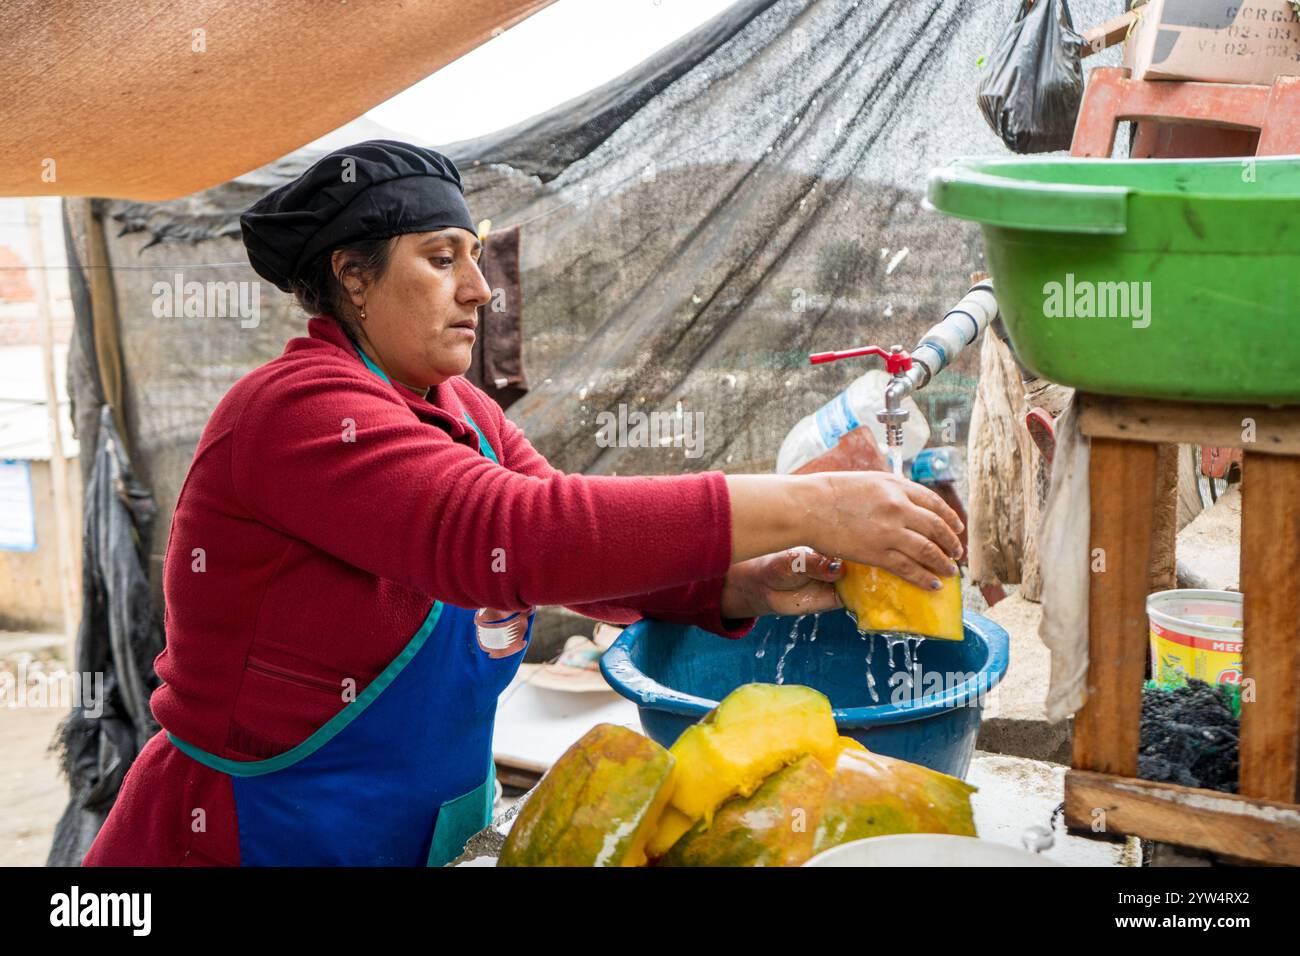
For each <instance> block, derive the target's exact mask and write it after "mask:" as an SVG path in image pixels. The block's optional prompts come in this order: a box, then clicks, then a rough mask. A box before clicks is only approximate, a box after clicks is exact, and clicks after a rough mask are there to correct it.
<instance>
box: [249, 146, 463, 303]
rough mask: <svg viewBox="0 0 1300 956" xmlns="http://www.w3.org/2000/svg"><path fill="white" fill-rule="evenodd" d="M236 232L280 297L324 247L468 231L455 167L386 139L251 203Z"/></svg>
mask: <svg viewBox="0 0 1300 956" xmlns="http://www.w3.org/2000/svg"><path fill="white" fill-rule="evenodd" d="M239 226H240V229H241V230H242V231H243V234H244V248H245V249H247V250H248V261H249V262H251V263H252V264H253V269H254V270H255V271H256V272H257V274H258V275H260V276H261V277H262V278H263V279H266V280H267V281H268V282H271V283H273V284H274V285H275V286H276V287H277V288H279V289H281V290H282V291H284V292H289V291H290V288H291V286H290V284H291V282H292V281H293V279H294V278H295V277H297V276H298V274H299V273H300V272H301V271H302V269H303V267H304V266H305V265H306V264H307V263H308V262H310V261H311V260H312V259H313V258H315V257H316V256H317V255H319V254H320V253H322V252H324V251H325V250H326V249H333V248H335V247H336V246H341V245H345V244H347V243H349V242H356V241H358V240H361V239H387V238H390V237H392V236H398V235H401V234H403V233H407V232H433V231H434V230H437V229H447V228H449V227H451V226H459V227H460V228H462V229H468V230H469V231H470V232H474V231H475V228H474V223H473V221H472V220H471V219H470V215H469V207H468V206H466V205H465V195H464V187H463V186H462V185H461V181H460V172H459V170H457V169H456V165H455V164H454V163H453V162H452V161H451V160H450V159H448V158H447V157H446V156H443V155H442V154H441V153H437V152H434V151H433V150H431V149H426V148H424V147H423V146H412V145H411V144H410V143H398V142H395V141H393V140H389V139H373V140H369V141H368V142H365V143H358V144H356V145H355V146H347V147H344V148H343V149H339V150H335V151H334V152H332V153H330V154H329V155H328V156H325V157H324V158H322V159H320V160H318V161H317V162H316V163H315V164H313V165H312V167H311V168H310V169H308V170H307V171H306V172H305V173H303V174H302V175H301V176H299V177H298V178H297V179H295V180H294V181H293V182H291V183H285V184H284V185H283V186H280V187H279V188H277V189H273V190H271V192H269V193H267V194H266V195H265V196H263V197H262V198H261V199H259V200H258V201H257V202H255V203H253V205H252V206H250V207H249V208H248V210H247V211H246V212H245V213H244V214H243V215H242V216H240V217H239Z"/></svg>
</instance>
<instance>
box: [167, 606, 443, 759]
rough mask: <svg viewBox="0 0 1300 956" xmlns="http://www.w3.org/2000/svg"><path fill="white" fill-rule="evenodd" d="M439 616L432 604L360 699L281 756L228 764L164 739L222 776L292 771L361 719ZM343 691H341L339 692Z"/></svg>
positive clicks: (172, 737)
mask: <svg viewBox="0 0 1300 956" xmlns="http://www.w3.org/2000/svg"><path fill="white" fill-rule="evenodd" d="M441 616H442V602H441V601H435V602H434V604H433V607H432V608H431V609H430V610H429V615H428V617H426V618H425V619H424V623H423V624H421V625H420V629H419V630H418V631H416V632H415V636H414V637H413V638H411V640H410V641H409V642H408V643H407V645H406V647H404V648H402V652H401V653H400V654H398V655H397V656H396V657H395V658H393V660H392V661H391V662H389V664H388V666H387V667H385V668H384V670H383V672H382V673H381V674H380V675H379V676H378V677H376V678H375V679H374V680H372V681H371V682H370V684H369V685H368V686H367V687H366V689H365V690H363V691H362V692H361V696H360V697H358V698H356V700H353V701H350V702H349V703H348V704H347V706H345V707H344V708H343V709H342V710H340V711H339V712H338V713H337V714H335V715H334V716H333V717H331V718H330V719H329V720H328V721H326V722H325V723H324V724H322V725H321V726H320V728H319V729H318V730H317V731H316V732H315V733H314V734H312V735H311V736H310V737H308V738H307V739H306V740H304V741H303V742H302V743H300V744H298V746H296V747H294V748H293V749H292V750H286V751H285V752H284V753H282V754H277V755H276V756H274V757H269V758H268V759H266V760H229V759H227V758H225V757H218V756H216V755H215V754H210V753H208V752H207V751H206V750H203V749H201V748H199V747H196V746H194V744H191V743H187V742H186V741H184V740H181V739H180V738H179V737H177V736H176V735H175V734H173V733H172V732H171V731H168V732H167V739H168V740H170V741H171V742H172V743H173V744H175V745H176V747H177V748H178V749H179V750H180V751H181V752H182V753H185V754H188V755H189V756H190V757H193V758H194V759H195V760H197V761H198V762H199V763H201V764H203V765H204V766H205V767H211V768H212V769H213V770H219V771H221V772H222V773H228V774H230V775H231V776H234V777H259V776H261V775H262V774H265V773H274V772H275V771H277V770H283V769H284V768H285V767H291V766H293V765H294V764H296V763H298V761H300V760H305V759H306V758H307V757H310V756H311V755H312V754H313V753H315V752H316V751H317V750H319V749H320V748H321V747H323V746H325V745H326V744H327V743H329V742H330V741H331V740H333V739H334V738H335V737H336V736H338V735H339V734H340V733H341V732H342V731H343V729H344V728H345V727H347V726H348V724H350V723H352V721H354V720H356V719H357V718H358V717H360V716H361V714H362V712H363V711H364V710H365V709H366V708H367V707H369V706H370V705H371V703H373V702H374V700H375V698H377V697H378V696H379V695H380V694H382V693H383V692H384V690H385V689H386V688H387V687H388V685H389V684H391V683H392V682H393V681H394V680H396V679H397V675H398V674H400V673H401V672H402V670H403V669H404V668H405V667H406V665H407V664H408V663H410V661H411V658H413V657H415V655H416V654H417V653H419V650H420V648H421V647H423V646H424V642H425V641H426V640H428V639H429V635H430V634H432V633H433V629H434V628H435V627H437V626H438V618H439V617H441ZM340 690H342V688H340Z"/></svg>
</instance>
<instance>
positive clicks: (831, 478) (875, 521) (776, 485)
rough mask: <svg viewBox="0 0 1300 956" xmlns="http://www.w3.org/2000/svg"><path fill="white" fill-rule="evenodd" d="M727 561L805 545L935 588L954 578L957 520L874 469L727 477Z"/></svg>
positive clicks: (928, 494) (924, 492) (920, 490)
mask: <svg viewBox="0 0 1300 956" xmlns="http://www.w3.org/2000/svg"><path fill="white" fill-rule="evenodd" d="M727 489H728V493H729V494H730V497H731V531H732V550H731V554H732V560H734V561H736V562H737V563H741V562H744V561H746V560H748V559H750V558H754V557H757V556H760V555H766V554H768V553H769V552H776V551H779V550H780V549H782V548H788V547H790V546H792V545H797V544H807V545H810V546H812V547H813V548H815V549H816V550H817V551H818V552H820V553H821V554H825V555H833V556H834V557H837V558H843V559H845V560H848V561H855V562H857V563H859V564H869V565H873V566H875V567H878V568H884V569H885V570H886V571H892V572H893V573H894V574H897V575H898V576H899V577H901V578H903V579H904V580H907V581H911V582H912V583H913V584H915V585H917V586H918V587H923V588H933V589H936V590H937V589H938V588H940V587H942V585H941V584H940V582H939V581H938V578H940V577H951V576H953V575H955V574H956V573H957V565H956V564H955V563H953V562H954V561H955V560H956V559H957V558H959V557H961V553H962V548H961V539H960V538H958V536H957V535H958V533H959V532H960V531H961V527H962V524H961V520H960V519H959V518H958V517H957V514H956V512H954V511H953V510H952V509H951V508H949V507H948V505H947V504H945V503H944V501H943V499H942V498H940V497H939V496H938V495H936V494H935V493H934V492H933V491H931V490H930V489H929V488H926V487H924V486H923V485H919V484H917V483H916V482H913V481H908V480H906V479H904V478H899V477H897V476H895V475H892V474H890V473H888V472H881V471H841V472H825V473H819V474H814V475H728V476H727Z"/></svg>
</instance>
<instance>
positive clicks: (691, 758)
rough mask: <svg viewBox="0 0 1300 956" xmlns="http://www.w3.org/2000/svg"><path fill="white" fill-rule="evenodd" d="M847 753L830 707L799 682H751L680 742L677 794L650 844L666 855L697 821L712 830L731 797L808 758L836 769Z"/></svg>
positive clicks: (650, 849) (675, 770)
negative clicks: (841, 752) (716, 813)
mask: <svg viewBox="0 0 1300 956" xmlns="http://www.w3.org/2000/svg"><path fill="white" fill-rule="evenodd" d="M839 750H840V743H839V736H838V734H837V733H836V730H835V718H834V717H833V716H832V715H831V703H830V701H829V700H827V699H826V697H825V695H823V694H821V693H819V692H817V691H815V690H813V689H812V688H811V687H803V686H800V685H797V684H786V685H777V684H746V685H744V686H743V687H738V688H737V689H736V690H734V691H732V692H731V693H730V694H728V695H727V697H726V698H725V699H724V700H723V701H722V703H720V704H719V705H718V706H717V708H715V709H714V710H713V711H712V712H711V713H709V714H708V715H707V716H706V717H705V718H704V720H702V721H701V722H700V723H698V724H695V725H693V726H691V727H688V728H687V729H686V730H685V731H684V732H683V733H682V735H681V736H680V737H679V738H678V739H677V742H676V743H675V744H673V746H672V750H671V753H672V755H673V757H674V758H675V761H676V763H675V765H674V767H673V777H672V785H671V790H672V796H671V798H670V803H669V809H668V810H667V811H665V814H664V817H663V819H662V820H661V821H660V824H659V827H658V828H657V829H656V831H655V833H654V835H653V836H652V837H651V839H650V842H649V844H648V845H647V853H648V854H649V856H650V857H652V858H655V857H661V856H663V855H664V854H665V853H666V852H667V851H668V849H669V848H670V847H671V846H672V845H673V844H674V843H675V842H676V841H677V839H678V838H679V837H681V836H682V835H683V834H684V833H686V832H687V831H688V830H689V829H690V828H691V827H693V826H694V825H695V823H696V822H697V821H703V822H704V825H705V826H706V827H707V826H708V825H709V824H710V823H711V822H712V819H713V813H714V811H715V810H716V809H717V808H718V807H719V806H720V805H721V804H722V803H723V801H725V800H727V799H728V798H730V797H734V796H737V795H740V796H749V795H750V794H752V793H753V792H754V791H755V790H757V789H758V788H759V786H761V785H762V783H763V781H764V780H765V779H766V778H767V777H768V776H769V775H770V774H773V773H775V772H776V771H778V770H780V769H781V768H782V767H784V766H785V765H786V764H789V763H793V762H794V761H796V760H798V759H799V758H800V757H802V756H803V755H804V754H812V755H813V756H814V757H816V758H817V759H818V760H819V761H821V762H822V763H823V765H825V766H826V768H827V769H828V770H829V769H831V768H833V767H834V766H835V761H836V759H837V757H838V754H839Z"/></svg>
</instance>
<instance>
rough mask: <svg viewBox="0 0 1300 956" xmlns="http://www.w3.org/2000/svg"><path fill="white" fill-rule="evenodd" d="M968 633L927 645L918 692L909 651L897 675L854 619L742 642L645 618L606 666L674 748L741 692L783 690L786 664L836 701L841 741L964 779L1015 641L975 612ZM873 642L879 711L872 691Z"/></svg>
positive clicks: (811, 619) (820, 621)
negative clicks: (765, 687) (754, 686)
mask: <svg viewBox="0 0 1300 956" xmlns="http://www.w3.org/2000/svg"><path fill="white" fill-rule="evenodd" d="M962 624H963V627H964V629H965V632H966V637H965V640H962V641H960V642H959V641H938V640H928V641H925V642H924V643H922V644H921V646H920V647H919V649H918V650H917V654H916V660H915V661H914V667H913V674H912V677H913V683H914V686H915V690H910V689H909V684H908V682H907V681H906V680H904V679H902V678H901V677H898V676H896V675H898V674H901V673H904V672H905V668H904V665H903V654H902V648H901V647H900V648H899V649H898V650H897V651H896V652H895V654H894V665H895V666H893V667H891V665H890V654H889V652H888V648H887V647H886V645H885V642H884V639H883V638H881V637H878V636H876V637H872V638H870V639H867V638H864V637H863V636H862V635H861V634H859V633H858V631H857V628H856V626H855V625H854V623H853V621H852V619H850V618H849V616H848V615H847V614H846V613H845V612H844V611H831V612H827V613H825V614H818V615H809V616H806V617H803V618H794V617H765V618H760V619H759V621H758V623H757V624H756V625H755V627H754V630H753V631H752V632H751V633H750V634H748V635H747V636H746V637H743V638H741V639H740V640H735V641H733V640H728V639H726V638H722V637H718V636H717V635H716V634H710V633H709V632H708V631H704V630H701V629H700V628H697V627H685V626H682V625H680V624H665V623H663V622H661V621H650V620H643V621H638V622H636V623H635V624H633V625H632V626H631V627H629V628H627V629H626V630H625V631H624V632H623V633H622V635H620V636H619V638H618V640H616V641H615V642H614V644H613V646H612V647H610V649H609V650H608V651H607V652H606V653H605V656H604V657H603V658H602V659H601V662H600V669H601V672H602V673H603V674H604V675H605V680H606V681H608V682H609V685H610V686H611V687H613V688H614V690H616V691H618V692H619V693H620V694H622V695H623V696H624V697H626V698H628V699H629V700H631V701H633V702H634V703H636V705H637V707H638V709H639V711H640V714H641V726H642V728H644V730H645V733H646V734H647V735H648V736H649V737H650V738H652V739H653V740H655V741H658V742H659V743H660V744H663V745H664V746H665V747H670V746H672V744H673V741H675V740H676V739H677V738H678V736H679V735H680V734H681V732H682V731H683V730H685V729H686V728H687V727H689V726H690V725H691V724H693V723H695V722H696V721H698V720H699V719H700V718H701V717H703V716H704V715H705V714H707V713H708V712H709V711H710V710H712V709H713V708H714V707H716V706H717V705H718V701H719V700H721V699H722V698H723V697H725V696H726V695H727V694H728V693H730V692H731V691H732V690H734V689H735V688H737V687H739V686H740V685H741V684H749V683H754V682H759V683H768V684H773V683H777V679H776V678H777V668H778V667H781V673H782V677H783V680H782V681H781V683H786V684H804V685H807V686H809V687H813V688H816V689H817V690H819V691H821V692H822V693H823V694H825V695H826V696H827V697H829V698H830V701H831V706H832V707H833V708H834V712H835V723H836V725H837V726H838V727H839V730H840V733H841V734H844V735H846V736H849V737H853V738H855V739H856V740H858V741H861V743H862V744H863V745H864V746H866V747H867V748H868V749H869V750H872V751H875V752H876V753H880V754H885V755H887V756H890V757H898V758H900V759H902V760H910V761H912V762H913V763H919V764H921V765H923V766H926V767H931V768H933V769H934V770H939V771H942V772H943V773H948V774H952V775H953V776H955V777H964V776H965V774H966V771H967V769H968V768H969V766H970V759H971V754H972V753H973V752H974V750H975V738H976V737H977V736H978V735H979V725H980V715H981V713H982V712H983V709H984V700H985V699H984V695H985V694H987V693H988V692H989V691H990V690H992V689H993V687H995V686H996V685H997V683H998V682H999V681H1000V680H1002V677H1003V676H1004V675H1005V674H1006V672H1007V663H1008V655H1007V645H1008V638H1007V632H1006V631H1004V630H1003V629H1002V628H1000V627H998V625H996V624H994V623H993V622H992V621H990V620H988V619H987V618H984V617H980V616H979V615H976V614H966V615H963V619H962ZM814 625H815V626H816V639H815V640H813V639H812V638H813V628H814ZM792 634H794V636H795V638H796V639H795V640H794V643H793V646H790V645H791V635H792ZM869 641H870V642H871V643H874V645H875V646H874V649H873V650H872V655H871V656H872V661H871V671H872V673H873V674H874V676H875V679H876V692H877V694H878V695H879V703H876V702H873V700H872V698H871V692H870V690H869V689H868V686H867V676H866V675H867V652H868V646H869ZM787 647H789V650H788V651H787V650H786V648H787ZM760 650H761V651H762V656H759V652H760ZM783 655H784V664H782V663H781V661H782V656H783Z"/></svg>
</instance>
